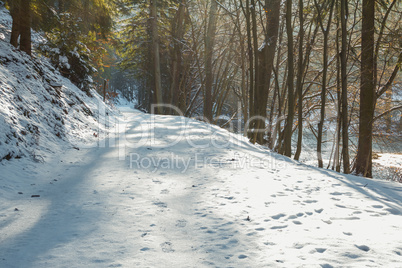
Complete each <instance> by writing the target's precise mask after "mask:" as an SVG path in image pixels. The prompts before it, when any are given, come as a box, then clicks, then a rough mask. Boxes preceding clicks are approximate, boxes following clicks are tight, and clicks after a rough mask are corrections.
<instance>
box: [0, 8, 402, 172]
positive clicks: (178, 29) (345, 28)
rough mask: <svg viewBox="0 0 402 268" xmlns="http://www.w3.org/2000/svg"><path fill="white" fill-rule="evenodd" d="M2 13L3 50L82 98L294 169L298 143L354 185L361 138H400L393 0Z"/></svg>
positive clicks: (401, 82)
mask: <svg viewBox="0 0 402 268" xmlns="http://www.w3.org/2000/svg"><path fill="white" fill-rule="evenodd" d="M5 6H6V8H7V9H9V10H10V13H11V16H12V19H13V21H12V32H11V38H10V42H11V44H12V45H13V46H14V47H16V48H17V49H20V50H22V51H25V52H26V53H27V54H29V55H31V54H32V52H33V51H35V54H36V55H43V56H46V57H48V58H50V59H51V62H52V64H53V65H54V66H55V67H56V68H57V69H58V70H59V71H60V72H61V73H62V74H63V76H65V77H67V78H69V79H70V80H71V81H72V82H73V83H74V84H76V85H77V86H78V87H79V88H81V89H82V90H83V91H85V92H87V94H90V90H89V89H91V88H95V89H96V90H98V92H99V93H100V94H101V95H104V96H105V98H107V96H109V97H112V96H115V95H116V94H113V92H114V93H118V94H121V95H123V96H124V97H125V98H127V99H129V100H135V103H136V108H137V109H139V110H142V111H144V112H147V113H156V114H169V115H183V116H186V117H192V118H197V119H199V120H202V121H205V122H209V123H211V124H215V125H218V126H220V127H223V128H227V129H229V130H231V131H234V132H241V133H244V135H246V136H247V137H248V139H249V140H250V141H251V142H252V143H257V144H260V145H263V146H266V147H268V148H269V149H271V150H273V151H275V152H278V153H279V154H283V155H285V156H288V157H293V158H294V159H296V160H298V159H299V158H300V155H301V153H302V150H303V146H302V145H303V142H304V140H305V139H306V135H309V137H310V136H312V137H313V139H314V141H315V142H314V146H315V148H314V149H315V152H316V161H317V163H318V166H319V167H325V168H331V169H333V170H336V171H338V172H344V173H354V174H357V175H362V176H366V177H372V159H373V157H374V156H375V154H374V153H373V140H375V139H387V138H390V137H393V138H396V139H399V140H400V139H401V133H402V78H401V75H400V69H401V67H402V66H401V65H402V2H401V1H399V0H352V1H347V0H298V1H296V0H283V1H281V0H264V1H262V0H261V1H260V0H176V1H173V0H147V1H139V0H71V1H66V0H12V1H10V0H8V1H5ZM35 33H38V34H36V35H35ZM309 139H311V137H310V138H309ZM328 144H331V146H329V145H328ZM328 146H329V147H330V148H329V151H330V157H329V159H325V158H324V157H323V151H324V147H328Z"/></svg>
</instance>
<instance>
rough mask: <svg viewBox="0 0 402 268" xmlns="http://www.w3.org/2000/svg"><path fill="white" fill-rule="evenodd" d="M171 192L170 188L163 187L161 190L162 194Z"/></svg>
mask: <svg viewBox="0 0 402 268" xmlns="http://www.w3.org/2000/svg"><path fill="white" fill-rule="evenodd" d="M168 193H169V190H168V189H163V190H162V191H161V194H168Z"/></svg>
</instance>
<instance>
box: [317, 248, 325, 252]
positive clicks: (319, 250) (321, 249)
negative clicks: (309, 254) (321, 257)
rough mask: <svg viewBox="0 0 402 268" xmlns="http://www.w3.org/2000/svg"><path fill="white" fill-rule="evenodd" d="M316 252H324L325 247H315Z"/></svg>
mask: <svg viewBox="0 0 402 268" xmlns="http://www.w3.org/2000/svg"><path fill="white" fill-rule="evenodd" d="M315 250H316V251H317V252H318V253H324V252H325V251H326V250H327V249H326V248H316V249H315Z"/></svg>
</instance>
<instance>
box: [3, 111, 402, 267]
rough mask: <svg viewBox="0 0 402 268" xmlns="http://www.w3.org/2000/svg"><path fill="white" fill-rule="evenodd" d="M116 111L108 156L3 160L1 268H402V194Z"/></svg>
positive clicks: (193, 124) (180, 122) (235, 140)
mask: <svg viewBox="0 0 402 268" xmlns="http://www.w3.org/2000/svg"><path fill="white" fill-rule="evenodd" d="M120 110H121V116H120V117H118V118H116V119H114V118H110V120H109V121H112V122H106V121H105V122H101V123H106V124H108V125H114V126H115V127H114V128H110V132H109V136H108V137H107V138H106V139H103V138H102V139H100V140H99V143H98V146H86V147H85V146H83V147H81V150H74V149H66V151H65V152H64V153H63V154H59V155H54V157H53V159H52V160H51V161H49V162H48V163H44V164H41V163H33V162H31V161H30V160H29V159H26V158H23V159H13V160H11V161H3V162H1V163H0V168H1V175H0V228H1V232H0V267H345V266H348V267H365V266H370V267H379V266H384V267H398V266H400V263H401V261H402V237H401V235H400V233H401V228H402V226H401V224H400V223H401V214H402V202H401V200H402V199H401V197H402V187H401V185H400V184H398V183H395V182H387V181H380V180H375V179H366V178H361V177H355V176H352V175H343V174H339V173H336V172H332V171H329V170H324V169H318V168H314V167H310V166H307V165H304V164H300V163H298V162H296V161H293V160H289V159H288V158H284V157H282V156H279V155H277V154H274V153H270V152H267V151H266V150H264V149H263V148H261V147H258V146H255V145H252V144H250V143H249V142H248V141H247V140H246V139H245V138H244V137H242V136H240V135H235V134H231V133H229V132H227V131H225V130H222V129H220V128H218V127H215V126H211V125H208V124H206V123H203V122H199V121H195V120H192V119H186V118H183V117H175V116H155V115H149V114H144V113H141V112H139V111H137V110H133V109H131V108H128V107H124V108H120ZM100 121H102V120H100ZM113 121H115V122H113ZM35 195H39V196H40V197H31V196H35Z"/></svg>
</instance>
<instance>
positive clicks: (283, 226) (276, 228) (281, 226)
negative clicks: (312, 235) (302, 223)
mask: <svg viewBox="0 0 402 268" xmlns="http://www.w3.org/2000/svg"><path fill="white" fill-rule="evenodd" d="M286 227H288V226H287V225H279V226H272V227H271V229H272V230H278V229H285V228H286Z"/></svg>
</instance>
